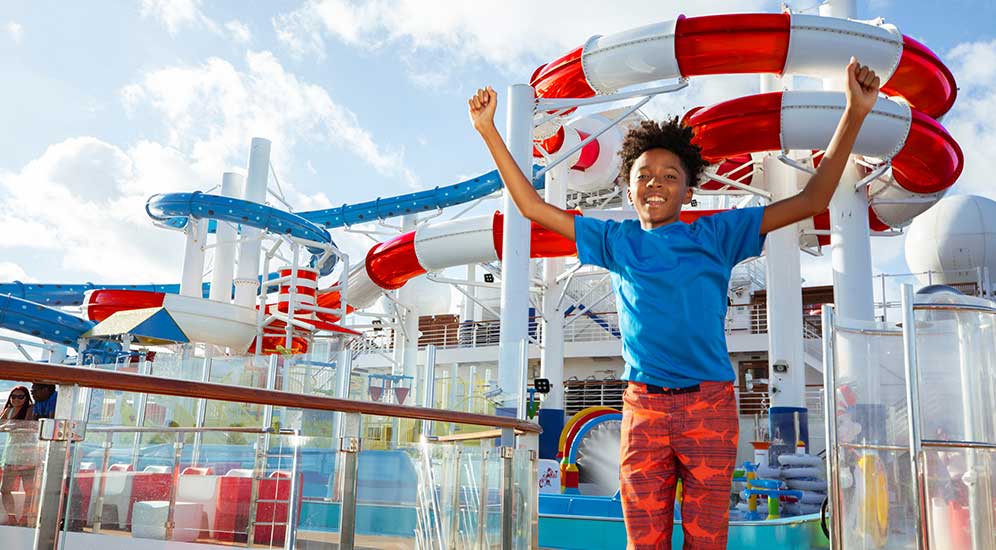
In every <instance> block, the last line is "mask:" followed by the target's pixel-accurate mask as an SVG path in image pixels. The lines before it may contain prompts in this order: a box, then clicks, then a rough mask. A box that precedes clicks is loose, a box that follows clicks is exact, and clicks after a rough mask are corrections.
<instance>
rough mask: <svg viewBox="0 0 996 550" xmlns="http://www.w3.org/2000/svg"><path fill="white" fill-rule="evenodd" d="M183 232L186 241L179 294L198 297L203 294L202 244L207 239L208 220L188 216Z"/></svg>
mask: <svg viewBox="0 0 996 550" xmlns="http://www.w3.org/2000/svg"><path fill="white" fill-rule="evenodd" d="M184 232H185V233H186V235H187V242H186V244H185V245H184V249H183V273H182V275H181V276H180V294H182V295H183V296H195V297H198V298H200V297H201V296H203V291H202V290H201V279H202V278H203V277H204V244H205V242H206V240H207V233H208V220H201V219H197V218H190V219H189V220H188V221H187V228H186V230H185V231H184Z"/></svg>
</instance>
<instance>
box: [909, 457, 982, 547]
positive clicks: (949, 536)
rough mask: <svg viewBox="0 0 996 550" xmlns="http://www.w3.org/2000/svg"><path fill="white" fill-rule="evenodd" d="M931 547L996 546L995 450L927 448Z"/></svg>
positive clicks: (928, 514)
mask: <svg viewBox="0 0 996 550" xmlns="http://www.w3.org/2000/svg"><path fill="white" fill-rule="evenodd" d="M924 456H925V461H924V462H925V464H926V480H927V488H926V489H927V490H926V493H927V502H928V503H929V504H928V508H927V517H928V524H929V528H928V532H929V537H930V548H965V549H966V550H993V549H996V450H994V449H958V448H948V449H925V450H924Z"/></svg>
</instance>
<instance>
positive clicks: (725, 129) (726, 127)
mask: <svg viewBox="0 0 996 550" xmlns="http://www.w3.org/2000/svg"><path fill="white" fill-rule="evenodd" d="M781 96H782V94H781V92H773V93H767V94H757V95H752V96H746V97H740V98H737V99H733V100H730V101H724V102H723V103H719V104H717V105H713V106H712V107H706V108H704V109H698V110H696V111H694V112H693V113H692V114H691V115H690V116H686V117H685V120H684V122H685V124H688V125H689V126H691V127H692V132H694V134H695V135H694V137H693V138H692V143H694V144H696V145H698V146H699V147H701V148H702V156H703V157H704V158H705V159H706V160H707V161H709V162H713V163H714V162H719V161H721V160H723V159H726V158H729V157H732V156H735V155H741V154H746V153H756V152H761V151H778V150H780V149H781V148H782V144H781V136H780V130H781V101H782V97H781ZM963 166H964V156H963V154H962V151H961V147H959V146H958V143H957V142H955V140H954V139H953V138H952V137H951V136H950V134H948V133H947V131H946V130H945V129H944V127H942V126H941V125H940V124H938V123H937V122H936V121H935V120H934V119H932V118H930V117H929V116H927V115H925V114H923V113H920V112H918V111H913V121H912V125H911V127H910V131H909V135H908V136H907V137H906V143H905V144H904V146H903V148H902V149H901V150H900V151H899V153H897V154H896V156H895V157H893V159H892V168H893V174H894V176H895V178H896V181H897V182H898V183H899V184H900V185H901V186H902V187H903V188H904V189H906V190H909V191H912V192H914V193H924V194H929V193H936V192H938V191H942V190H944V189H947V188H948V187H950V186H951V185H953V184H954V182H955V180H957V179H958V176H960V175H961V171H962V168H963Z"/></svg>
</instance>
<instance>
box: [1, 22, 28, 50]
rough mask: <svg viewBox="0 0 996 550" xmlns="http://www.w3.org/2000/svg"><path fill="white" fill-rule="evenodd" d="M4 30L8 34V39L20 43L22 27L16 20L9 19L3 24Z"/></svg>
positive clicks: (22, 34) (22, 35)
mask: <svg viewBox="0 0 996 550" xmlns="http://www.w3.org/2000/svg"><path fill="white" fill-rule="evenodd" d="M4 30H6V31H7V34H9V35H10V39H11V40H13V41H14V43H15V44H18V45H20V44H21V41H22V40H24V27H22V26H21V24H20V23H18V22H16V21H9V22H8V23H7V24H6V25H4Z"/></svg>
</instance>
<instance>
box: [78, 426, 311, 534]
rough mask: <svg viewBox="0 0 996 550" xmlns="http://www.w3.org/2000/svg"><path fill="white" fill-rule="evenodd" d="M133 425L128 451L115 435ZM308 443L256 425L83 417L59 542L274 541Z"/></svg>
mask: <svg viewBox="0 0 996 550" xmlns="http://www.w3.org/2000/svg"><path fill="white" fill-rule="evenodd" d="M137 431H141V433H142V435H143V438H142V440H141V443H140V444H139V446H138V448H137V452H136V448H135V447H134V445H133V444H132V442H131V441H129V440H128V439H127V438H125V437H124V436H133V435H134V434H135V433H136V432H137ZM207 434H210V435H211V436H212V438H198V437H196V436H197V435H201V436H203V435H207ZM213 438H219V440H224V441H226V443H223V444H222V443H217V442H215V441H214V440H213ZM313 444H314V442H310V441H307V440H306V438H302V437H299V436H297V435H296V434H295V433H293V432H281V433H261V429H259V428H229V429H211V428H204V429H195V428H172V429H170V428H161V429H152V428H144V429H139V428H134V427H128V426H91V427H89V429H88V430H87V434H86V437H85V439H84V440H83V441H81V442H79V443H77V444H76V445H75V452H74V453H73V459H72V461H71V463H70V468H69V471H68V478H69V483H68V487H69V491H70V499H69V500H68V502H69V506H68V507H67V509H66V511H65V522H64V525H65V530H66V533H65V535H64V536H65V540H66V544H65V546H64V548H68V549H72V548H74V547H75V548H90V547H92V544H93V541H92V540H88V539H83V538H80V537H81V536H84V535H88V536H92V535H101V536H113V537H130V538H134V539H143V540H173V541H184V542H201V543H205V544H214V543H224V544H228V545H235V546H236V547H247V546H248V545H249V544H253V545H256V546H264V547H265V546H280V547H282V546H284V543H285V539H286V538H287V537H288V536H289V535H290V534H291V533H292V532H293V529H291V528H290V522H291V521H292V518H294V517H296V516H297V513H296V510H298V509H299V507H300V500H299V495H300V494H301V492H302V484H303V483H304V481H305V477H306V476H305V469H304V468H305V460H304V459H303V458H302V457H303V455H304V454H305V452H308V453H309V454H310V451H304V448H305V447H309V448H310V445H313ZM309 458H310V460H309V461H308V463H309V464H308V465H309V466H311V465H312V463H314V462H315V460H314V457H309ZM312 481H313V480H312Z"/></svg>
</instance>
